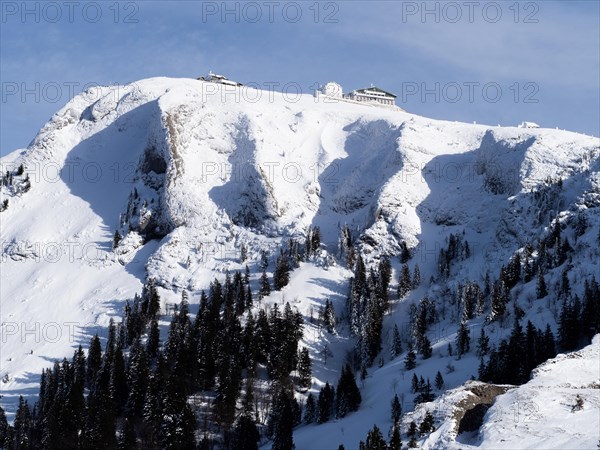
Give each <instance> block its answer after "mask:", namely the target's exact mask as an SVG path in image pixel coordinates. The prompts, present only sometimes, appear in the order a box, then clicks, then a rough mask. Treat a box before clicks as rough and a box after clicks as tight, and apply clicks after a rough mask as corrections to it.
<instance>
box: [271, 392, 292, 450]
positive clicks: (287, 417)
mask: <svg viewBox="0 0 600 450" xmlns="http://www.w3.org/2000/svg"><path fill="white" fill-rule="evenodd" d="M271 420H272V428H273V446H272V448H273V450H293V449H294V448H295V445H294V439H293V426H294V418H293V411H292V399H291V398H290V394H288V393H287V392H286V390H285V389H284V388H283V387H278V389H277V392H276V394H275V396H274V398H273V407H272V412H271Z"/></svg>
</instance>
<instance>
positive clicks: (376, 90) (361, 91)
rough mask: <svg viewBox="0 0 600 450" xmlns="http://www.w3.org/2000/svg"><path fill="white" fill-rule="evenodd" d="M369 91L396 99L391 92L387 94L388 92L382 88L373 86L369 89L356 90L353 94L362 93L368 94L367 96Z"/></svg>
mask: <svg viewBox="0 0 600 450" xmlns="http://www.w3.org/2000/svg"><path fill="white" fill-rule="evenodd" d="M367 91H373V92H378V93H380V94H385V95H388V96H390V97H394V98H396V96H395V95H394V94H392V93H390V92H387V91H384V90H383V89H380V88H378V87H376V86H371V87H368V88H363V89H355V90H353V91H352V92H358V93H360V94H367V95H368V92H367Z"/></svg>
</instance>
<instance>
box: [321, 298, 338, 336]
mask: <svg viewBox="0 0 600 450" xmlns="http://www.w3.org/2000/svg"><path fill="white" fill-rule="evenodd" d="M323 322H324V324H325V329H326V330H327V332H328V333H334V332H335V322H336V318H335V309H334V307H333V302H331V301H329V299H326V300H325V309H324V310H323Z"/></svg>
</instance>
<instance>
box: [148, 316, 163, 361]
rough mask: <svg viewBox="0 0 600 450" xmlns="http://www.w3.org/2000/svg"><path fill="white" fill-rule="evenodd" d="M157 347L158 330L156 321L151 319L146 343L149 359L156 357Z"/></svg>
mask: <svg viewBox="0 0 600 450" xmlns="http://www.w3.org/2000/svg"><path fill="white" fill-rule="evenodd" d="M159 346H160V329H159V328H158V321H157V320H156V319H152V321H151V322H150V331H149V332H148V342H147V343H146V349H147V352H148V357H149V358H151V359H154V358H156V356H157V355H158V348H159Z"/></svg>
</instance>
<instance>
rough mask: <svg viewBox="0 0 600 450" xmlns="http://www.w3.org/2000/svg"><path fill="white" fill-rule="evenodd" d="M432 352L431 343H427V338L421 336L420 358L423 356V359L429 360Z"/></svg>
mask: <svg viewBox="0 0 600 450" xmlns="http://www.w3.org/2000/svg"><path fill="white" fill-rule="evenodd" d="M432 352H433V350H432V348H431V342H430V341H429V338H428V337H427V336H423V339H422V340H421V356H423V359H429V358H431V354H432Z"/></svg>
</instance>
